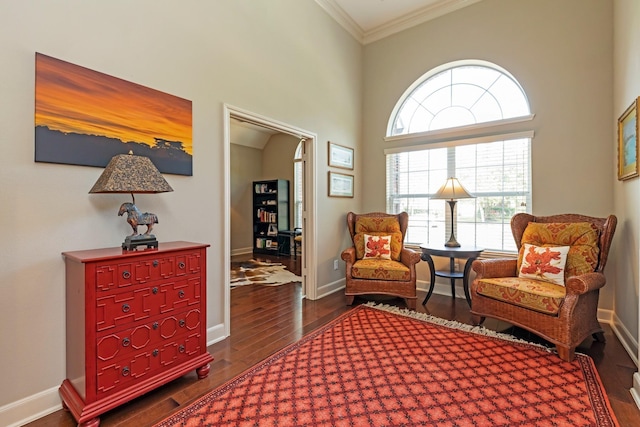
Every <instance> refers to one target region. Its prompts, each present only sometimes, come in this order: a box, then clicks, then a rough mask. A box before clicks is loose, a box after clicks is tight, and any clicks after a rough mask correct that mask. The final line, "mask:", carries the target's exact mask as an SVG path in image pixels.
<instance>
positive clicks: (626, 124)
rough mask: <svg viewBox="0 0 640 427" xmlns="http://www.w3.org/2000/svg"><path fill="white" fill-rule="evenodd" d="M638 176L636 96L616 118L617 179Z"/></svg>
mask: <svg viewBox="0 0 640 427" xmlns="http://www.w3.org/2000/svg"><path fill="white" fill-rule="evenodd" d="M636 176H638V98H636V99H635V100H634V101H633V103H632V104H631V105H630V106H629V108H627V109H626V110H625V112H624V113H622V115H621V116H620V118H619V119H618V180H620V181H622V180H625V179H629V178H633V177H636Z"/></svg>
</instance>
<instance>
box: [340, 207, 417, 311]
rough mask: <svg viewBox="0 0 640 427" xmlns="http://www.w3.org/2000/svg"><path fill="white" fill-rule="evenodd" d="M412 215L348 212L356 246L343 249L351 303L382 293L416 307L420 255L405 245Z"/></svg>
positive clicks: (346, 290)
mask: <svg viewBox="0 0 640 427" xmlns="http://www.w3.org/2000/svg"><path fill="white" fill-rule="evenodd" d="M408 224H409V215H408V214H407V213H406V212H403V213H400V214H397V215H395V214H386V213H381V212H373V213H366V214H355V213H353V212H349V213H348V214H347V227H348V229H349V233H350V234H351V241H352V242H353V246H352V247H350V248H347V249H345V250H344V251H343V252H342V259H343V260H344V261H345V262H346V263H347V271H346V276H347V277H346V289H345V295H346V297H347V304H348V305H351V304H353V300H354V298H355V296H356V295H366V294H382V295H392V296H398V297H401V298H404V299H405V301H406V304H407V307H409V308H410V309H413V310H415V308H416V264H417V263H418V262H420V254H419V253H417V252H414V251H412V250H411V249H407V248H405V247H404V244H403V242H404V236H405V233H406V232H407V225H408Z"/></svg>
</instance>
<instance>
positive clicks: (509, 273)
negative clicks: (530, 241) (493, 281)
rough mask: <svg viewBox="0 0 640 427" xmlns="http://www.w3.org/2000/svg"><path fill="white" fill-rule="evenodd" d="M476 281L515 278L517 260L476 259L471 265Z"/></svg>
mask: <svg viewBox="0 0 640 427" xmlns="http://www.w3.org/2000/svg"><path fill="white" fill-rule="evenodd" d="M471 267H472V268H473V271H475V272H476V279H482V278H489V277H515V276H517V275H518V274H517V270H518V260H517V259H511V258H494V259H477V260H475V261H473V264H471Z"/></svg>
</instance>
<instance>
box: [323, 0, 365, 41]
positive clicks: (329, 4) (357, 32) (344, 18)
mask: <svg viewBox="0 0 640 427" xmlns="http://www.w3.org/2000/svg"><path fill="white" fill-rule="evenodd" d="M315 1H316V3H318V4H319V5H320V7H322V8H323V9H324V10H325V12H327V13H328V14H329V16H331V17H332V18H333V19H334V20H335V21H336V22H337V23H338V24H340V25H341V26H342V27H343V28H344V29H345V30H347V31H348V32H349V34H351V35H352V36H353V38H354V39H356V40H357V41H359V42H360V43H361V44H364V30H363V29H362V28H361V27H360V25H358V24H357V23H356V21H354V20H353V19H352V18H351V16H349V15H348V14H347V12H345V11H344V9H342V8H341V7H340V6H338V4H337V3H336V2H335V1H334V0H315Z"/></svg>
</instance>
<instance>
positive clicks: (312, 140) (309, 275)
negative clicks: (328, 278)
mask: <svg viewBox="0 0 640 427" xmlns="http://www.w3.org/2000/svg"><path fill="white" fill-rule="evenodd" d="M223 110H224V118H223V123H224V159H225V162H224V168H225V170H224V180H225V187H224V188H225V197H224V199H225V209H224V257H225V259H224V266H225V274H224V277H225V286H224V287H223V288H224V310H225V313H224V324H225V336H229V334H230V315H231V286H230V283H231V271H230V270H231V208H232V207H231V122H232V120H237V121H240V122H243V123H246V124H250V125H251V126H257V127H260V128H264V129H268V130H270V131H273V132H274V133H281V134H285V135H291V136H294V137H296V138H298V139H299V140H300V142H301V160H300V168H301V174H302V203H301V215H300V224H299V227H300V228H301V231H302V235H303V236H304V238H303V239H302V244H301V248H300V249H301V254H300V259H301V277H302V290H303V296H305V297H306V298H308V299H312V300H313V299H316V295H317V283H316V279H317V278H316V271H317V268H316V261H315V258H316V257H315V252H316V249H315V248H316V243H315V242H316V236H317V231H316V219H315V218H316V203H315V200H316V194H315V188H316V182H315V169H316V167H315V159H316V155H315V154H316V150H317V144H316V140H317V136H316V135H315V134H314V133H312V132H309V131H306V130H304V129H300V128H297V127H295V126H292V125H289V124H286V123H282V122H279V121H277V120H274V119H271V118H268V117H264V116H260V115H258V114H255V113H252V112H249V111H246V110H242V109H240V108H237V107H232V106H230V105H224V108H223Z"/></svg>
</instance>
